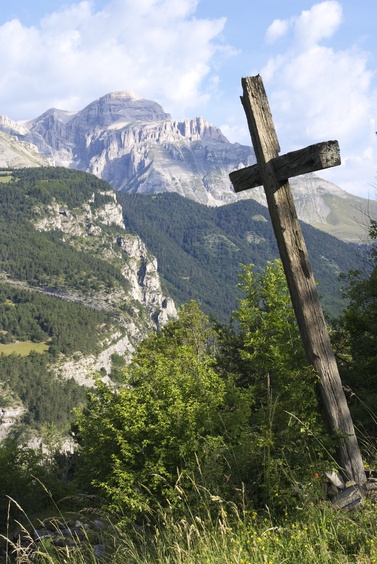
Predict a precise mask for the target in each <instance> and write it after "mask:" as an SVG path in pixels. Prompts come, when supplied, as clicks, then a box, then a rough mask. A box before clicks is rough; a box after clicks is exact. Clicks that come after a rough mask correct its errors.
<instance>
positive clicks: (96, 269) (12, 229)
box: [0, 167, 176, 439]
mask: <svg viewBox="0 0 377 564" xmlns="http://www.w3.org/2000/svg"><path fill="white" fill-rule="evenodd" d="M0 180H1V182H0V329H1V330H0V382H1V391H0V407H1V409H2V416H1V420H2V423H3V425H2V426H1V432H0V439H1V438H3V437H4V433H5V434H7V433H8V431H9V428H13V427H12V426H13V424H14V420H15V418H16V419H17V418H18V419H21V420H22V421H24V422H25V423H27V424H28V425H29V426H30V425H31V426H33V425H34V426H41V425H43V424H45V423H55V424H59V425H63V424H64V423H66V421H67V419H68V418H69V413H70V411H71V409H72V407H74V406H75V405H77V403H78V402H80V401H82V400H83V397H84V395H85V392H84V391H83V387H87V386H88V385H92V384H93V377H92V376H91V375H93V373H94V372H97V371H99V372H100V373H101V375H102V377H103V378H104V379H106V380H107V381H109V382H111V380H112V379H114V378H116V366H117V365H119V363H121V364H122V363H123V364H124V362H125V360H127V358H130V356H131V355H132V353H133V351H134V350H135V347H136V345H137V344H138V343H139V342H140V340H141V339H143V338H144V337H145V336H146V335H147V334H148V333H150V332H151V331H153V330H155V329H156V328H158V327H159V326H161V325H162V324H164V323H165V322H166V321H167V320H168V319H170V318H174V317H176V309H175V305H174V303H173V301H172V300H171V299H170V298H169V297H168V296H167V295H166V293H165V292H164V291H163V290H162V288H161V283H160V277H159V274H158V263H157V260H156V258H155V257H154V256H153V255H152V254H151V252H150V251H149V250H148V249H147V248H146V246H145V244H144V242H143V241H142V240H141V239H140V237H138V236H137V235H134V234H130V233H128V232H126V230H125V228H124V223H123V216H122V208H121V206H120V205H119V204H118V202H117V197H116V194H115V192H114V191H113V190H112V188H111V187H110V186H109V185H108V184H107V183H106V182H104V181H102V180H100V179H98V178H97V177H95V176H93V175H88V174H86V173H83V172H79V171H75V170H68V169H65V168H47V167H41V168H31V169H20V170H14V171H1V173H0ZM29 353H30V354H29ZM15 414H16V415H15Z"/></svg>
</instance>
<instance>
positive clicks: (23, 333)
mask: <svg viewBox="0 0 377 564" xmlns="http://www.w3.org/2000/svg"><path fill="white" fill-rule="evenodd" d="M114 325H116V326H117V325H118V323H117V322H116V321H114V318H113V317H111V316H110V315H109V314H108V313H106V312H104V311H99V310H96V309H93V308H89V307H85V306H83V305H79V304H74V303H70V302H69V301H64V300H59V299H56V298H53V297H50V296H44V295H42V294H38V293H34V292H30V291H27V290H24V289H20V288H16V287H13V286H11V285H9V284H1V283H0V327H1V334H0V342H1V343H12V342H14V341H16V340H17V341H25V340H31V341H34V342H36V343H37V342H41V341H48V342H49V352H50V353H51V354H53V355H57V354H58V353H63V354H66V355H70V354H72V353H74V352H76V351H80V352H81V353H82V354H84V355H88V354H92V353H96V352H98V350H99V342H100V340H101V339H104V338H105V337H106V336H107V335H108V334H109V333H110V332H111V329H112V328H113V326H114ZM93 336H95V337H96V338H95V339H94V338H93Z"/></svg>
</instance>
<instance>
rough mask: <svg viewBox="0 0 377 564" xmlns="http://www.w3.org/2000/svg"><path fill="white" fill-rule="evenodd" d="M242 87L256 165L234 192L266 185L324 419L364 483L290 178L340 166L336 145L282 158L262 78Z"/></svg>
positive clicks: (351, 475)
mask: <svg viewBox="0 0 377 564" xmlns="http://www.w3.org/2000/svg"><path fill="white" fill-rule="evenodd" d="M242 87H243V96H242V97H241V101H242V104H243V107H244V110H245V113H246V117H247V121H248V126H249V130H250V134H251V139H252V142H253V146H254V152H255V156H256V159H257V164H256V165H254V166H253V167H248V169H249V170H246V169H244V171H242V170H241V171H235V172H233V173H231V175H230V178H231V180H232V182H233V183H234V185H235V189H236V191H237V184H239V186H238V191H239V190H244V189H247V188H251V187H252V186H253V185H254V186H255V185H256V184H255V183H254V184H252V183H251V184H250V183H249V184H248V179H247V178H246V180H245V171H246V177H250V175H251V176H253V174H254V177H257V178H258V180H260V181H261V183H262V184H263V186H264V190H265V194H266V199H267V204H268V209H269V212H270V216H271V222H272V225H273V229H274V233H275V237H276V240H277V245H278V249H279V253H280V257H281V260H282V263H283V268H284V272H285V276H286V278H287V283H288V288H289V292H290V295H291V299H292V304H293V308H294V311H295V315H296V319H297V323H298V326H299V330H300V334H301V339H302V342H303V346H304V349H305V352H306V356H307V359H308V362H309V363H310V364H311V365H313V366H314V368H315V369H316V371H317V373H318V376H319V379H320V382H319V391H320V398H321V404H322V411H323V416H324V420H325V423H326V426H327V428H328V430H329V432H330V434H331V435H333V436H334V435H335V436H338V437H339V446H338V452H337V462H338V463H339V466H340V468H341V471H342V473H343V474H344V476H345V477H346V479H348V480H354V481H355V482H356V483H358V484H363V483H364V482H365V481H366V476H365V471H364V466H363V462H362V458H361V453H360V449H359V446H358V442H357V438H356V435H355V430H354V426H353V422H352V418H351V414H350V411H349V407H348V404H347V401H346V397H345V394H344V390H343V387H342V382H341V379H340V375H339V372H338V367H337V364H336V360H335V356H334V353H333V350H332V347H331V343H330V337H329V334H328V330H327V326H326V322H325V318H324V315H323V311H322V307H321V304H320V301H319V296H318V292H317V288H316V283H315V280H314V276H313V272H312V268H311V265H310V261H309V256H308V252H307V249H306V245H305V241H304V237H303V235H302V230H301V226H300V223H299V220H298V217H297V213H296V209H295V205H294V201H293V197H292V192H291V188H290V184H289V180H288V177H289V171H290V170H291V169H292V170H293V169H295V172H293V173H292V174H290V176H295V175H298V174H303V173H304V172H311V171H314V170H319V169H320V168H326V167H328V166H334V165H336V164H340V158H339V150H338V148H337V143H336V142H329V143H328V144H327V145H328V146H327V147H326V144H318V146H312V147H309V148H308V149H305V150H301V151H297V152H295V153H288V155H285V156H281V157H279V151H280V147H279V142H278V138H277V135H276V132H275V127H274V124H273V120H272V116H271V111H270V107H269V103H268V100H267V96H266V92H265V89H264V86H263V82H262V79H261V77H260V76H259V75H258V76H255V77H248V78H243V79H242ZM334 143H335V144H336V146H334ZM313 153H315V154H317V153H318V154H319V153H321V157H320V158H313ZM298 154H300V155H304V157H303V160H304V161H305V163H304V164H303V163H301V164H299V165H298V166H296V165H297V162H298V158H296V157H297V155H298ZM305 155H306V156H305ZM308 155H309V156H308ZM310 155H311V156H310ZM295 162H296V165H295ZM295 167H296V168H295ZM285 175H287V178H285ZM249 180H250V178H249ZM241 184H242V186H241Z"/></svg>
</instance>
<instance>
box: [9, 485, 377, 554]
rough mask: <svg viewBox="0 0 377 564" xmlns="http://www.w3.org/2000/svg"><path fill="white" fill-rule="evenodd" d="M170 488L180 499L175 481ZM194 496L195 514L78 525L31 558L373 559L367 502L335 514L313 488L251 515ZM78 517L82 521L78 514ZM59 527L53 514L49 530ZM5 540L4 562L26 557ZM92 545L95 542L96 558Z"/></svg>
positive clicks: (372, 516) (164, 513) (202, 493)
mask: <svg viewBox="0 0 377 564" xmlns="http://www.w3.org/2000/svg"><path fill="white" fill-rule="evenodd" d="M176 487H177V490H178V493H179V494H180V495H181V496H182V499H183V500H185V499H186V496H185V492H184V491H183V490H182V489H181V488H180V485H179V483H177V486H176ZM319 487H320V485H319ZM197 495H198V496H199V497H200V501H201V510H200V515H199V514H198V512H193V511H192V510H191V508H190V506H189V505H185V504H184V505H183V507H182V508H181V510H180V512H179V513H177V511H176V510H174V509H173V508H170V507H168V508H166V507H165V508H163V507H160V508H159V509H158V510H157V511H156V512H155V514H154V515H153V516H152V519H150V520H149V522H148V523H146V524H144V525H143V526H139V527H136V526H134V527H132V528H129V527H124V528H123V527H121V526H118V525H111V526H107V527H106V528H105V529H101V530H97V531H95V532H93V531H91V530H86V529H85V528H84V529H83V531H84V536H83V537H82V538H81V540H79V539H75V538H73V542H72V543H70V544H69V545H67V546H64V547H56V546H54V545H53V544H52V543H51V541H50V540H48V539H45V540H43V541H41V542H40V543H39V544H38V547H37V549H36V550H35V553H34V557H33V560H34V562H37V563H39V564H45V563H46V564H47V563H49V564H51V563H59V564H60V563H71V562H72V563H75V564H76V563H77V564H84V563H86V562H88V563H92V562H93V563H94V562H106V563H107V562H108V563H114V564H118V563H119V564H153V563H155V564H165V563H167V564H217V563H218V564H220V563H221V564H251V563H255V564H259V563H260V564H275V563H276V564H282V563H289V564H296V563H297V564H303V563H305V564H311V563H313V564H328V563H334V564H348V563H355V564H361V563H365V564H372V563H377V525H376V505H375V504H374V502H373V500H372V499H368V500H367V501H366V503H365V505H364V506H363V508H362V509H360V510H358V511H356V512H354V513H342V512H339V511H336V510H334V509H333V507H332V506H331V503H330V502H327V501H324V500H320V499H319V498H318V496H317V495H316V492H315V491H313V492H312V495H310V496H308V497H306V498H305V501H304V502H303V500H302V499H301V500H300V499H298V500H297V502H298V503H297V506H296V507H295V508H294V509H290V510H289V511H288V510H284V507H283V508H282V510H281V511H280V513H279V514H275V515H273V514H272V512H271V511H270V510H269V508H268V507H267V506H266V507H265V509H264V510H263V511H259V512H257V511H253V510H252V509H250V508H248V507H247V506H246V505H244V506H242V504H241V506H240V507H237V506H236V505H235V504H234V503H227V502H226V501H224V500H222V499H221V498H220V497H219V496H216V495H213V494H211V493H210V492H209V491H207V490H206V489H205V488H202V487H200V486H198V487H197ZM283 505H284V502H283ZM197 506H198V505H197ZM86 511H87V512H86V518H87V515H88V510H86ZM107 517H108V519H107V522H110V516H107ZM113 519H114V520H116V517H114V516H113ZM81 520H82V521H83V522H85V517H83V519H81ZM50 521H51V520H50ZM41 525H43V523H38V526H39V527H40V526H41ZM66 526H67V523H66V521H65V520H64V518H63V516H62V515H59V517H58V518H57V519H56V530H57V533H58V532H59V530H60V529H61V528H63V527H66ZM34 528H35V525H34V524H32V523H31V522H29V523H28V525H25V526H24V529H23V530H24V533H23V534H24V536H25V535H27V534H29V533H27V531H29V532H30V531H32V530H33V529H34ZM30 540H32V539H31V536H30ZM7 543H8V549H11V550H10V551H9V553H10V552H13V556H12V559H10V557H9V559H8V561H9V562H12V561H13V562H18V563H21V562H26V561H29V560H27V558H29V556H30V552H28V551H27V550H25V549H22V548H21V547H20V546H17V543H12V542H11V541H9V540H8V541H7ZM98 543H100V544H101V546H103V551H102V552H101V554H100V555H98V553H97V551H96V544H97V545H98Z"/></svg>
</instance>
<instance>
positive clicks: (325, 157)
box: [229, 141, 341, 192]
mask: <svg viewBox="0 0 377 564" xmlns="http://www.w3.org/2000/svg"><path fill="white" fill-rule="evenodd" d="M271 164H272V167H273V169H274V173H275V177H276V179H277V180H286V179H287V178H293V177H294V176H300V175H301V174H307V173H308V172H313V171H314V170H323V169H325V168H330V167H333V166H337V165H340V164H341V160H340V150H339V144H338V141H324V142H323V143H317V144H316V145H310V146H309V147H306V148H305V149H299V150H298V151H292V152H290V153H287V154H285V155H280V156H279V157H275V158H273V159H271ZM229 177H230V180H231V182H232V184H233V187H234V190H235V191H236V192H242V191H243V190H248V189H250V188H256V187H257V186H262V184H263V181H262V177H261V174H260V172H259V165H258V164H255V165H252V166H247V167H245V168H242V169H241V170H235V171H234V172H231V173H230V175H229Z"/></svg>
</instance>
